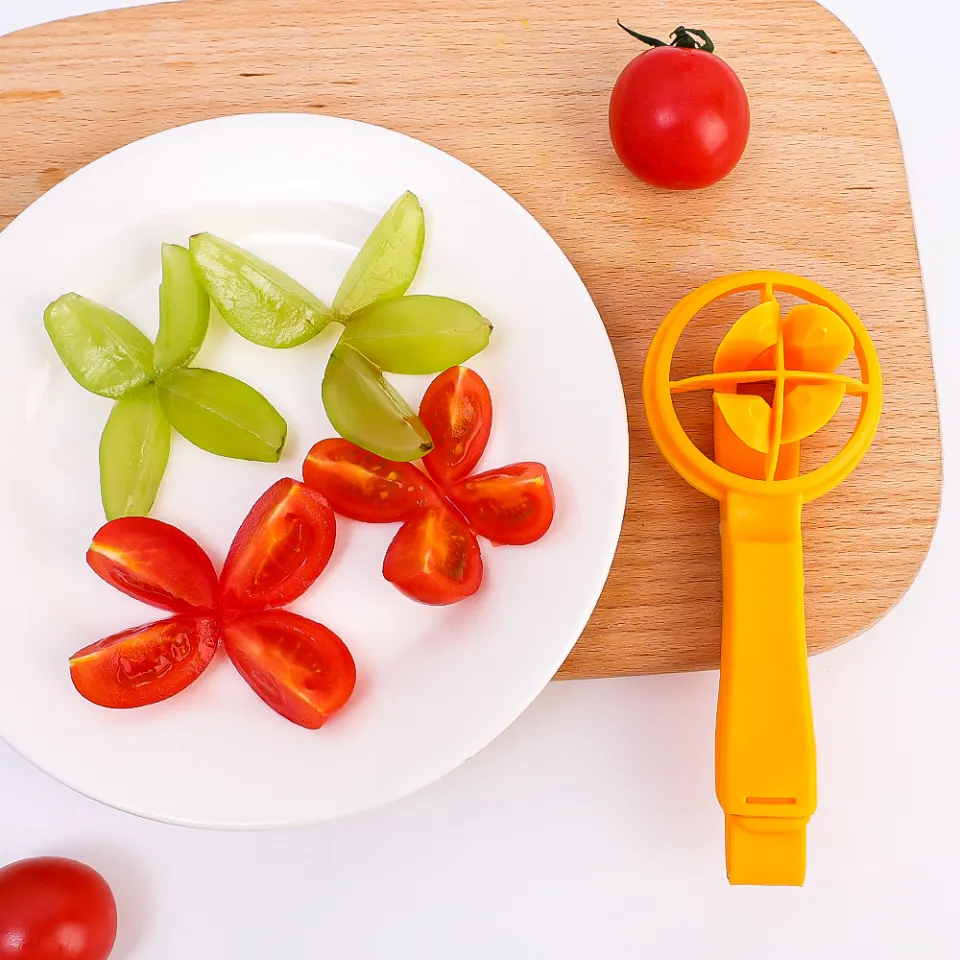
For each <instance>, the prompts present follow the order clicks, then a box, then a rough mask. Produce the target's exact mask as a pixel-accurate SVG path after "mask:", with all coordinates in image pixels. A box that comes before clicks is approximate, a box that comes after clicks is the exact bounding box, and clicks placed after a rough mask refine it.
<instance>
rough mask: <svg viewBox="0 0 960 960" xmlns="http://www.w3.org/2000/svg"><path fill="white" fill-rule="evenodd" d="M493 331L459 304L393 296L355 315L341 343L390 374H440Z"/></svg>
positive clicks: (471, 352)
mask: <svg viewBox="0 0 960 960" xmlns="http://www.w3.org/2000/svg"><path fill="white" fill-rule="evenodd" d="M492 330H493V326H492V325H491V323H490V321H489V320H485V319H484V318H483V317H482V316H480V314H479V313H477V311H476V310H474V309H473V307H471V306H469V305H468V304H466V303H462V302H461V301H459V300H450V299H448V298H447V297H427V296H411V297H396V298H394V299H392V300H381V301H379V302H378V303H374V304H372V305H371V306H369V307H367V308H366V309H364V310H361V311H360V312H359V313H357V314H354V315H353V316H352V317H351V318H350V320H349V321H348V322H347V329H346V331H345V332H344V334H343V336H342V337H341V338H340V342H341V343H349V344H350V346H351V347H353V348H354V349H355V350H359V351H360V353H362V354H363V355H364V356H365V357H366V358H367V359H368V360H371V361H373V363H375V364H376V365H377V366H378V367H379V368H380V369H381V370H386V371H387V372H389V373H410V374H421V373H439V372H440V371H442V370H447V369H449V368H450V367H457V366H459V365H460V364H461V363H463V362H464V361H465V360H469V359H470V357H472V356H473V355H474V354H475V353H479V352H480V351H481V350H482V349H483V348H484V347H485V346H486V345H487V344H488V343H489V342H490V332H491V331H492Z"/></svg>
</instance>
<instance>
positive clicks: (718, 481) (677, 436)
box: [643, 270, 883, 502]
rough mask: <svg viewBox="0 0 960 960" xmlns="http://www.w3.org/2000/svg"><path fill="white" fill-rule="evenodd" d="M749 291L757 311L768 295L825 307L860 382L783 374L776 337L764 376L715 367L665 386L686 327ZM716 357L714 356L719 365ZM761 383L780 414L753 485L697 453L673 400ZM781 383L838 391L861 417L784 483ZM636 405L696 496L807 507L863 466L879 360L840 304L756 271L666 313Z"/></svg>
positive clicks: (716, 284) (875, 417) (878, 390)
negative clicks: (841, 329) (770, 388)
mask: <svg viewBox="0 0 960 960" xmlns="http://www.w3.org/2000/svg"><path fill="white" fill-rule="evenodd" d="M750 290H755V291H757V292H758V294H759V295H760V302H761V304H763V303H766V302H769V301H774V300H775V294H776V293H778V292H780V293H785V294H792V295H794V296H796V297H799V298H800V299H802V300H805V301H806V302H807V303H811V304H816V305H819V306H823V307H827V308H828V309H829V310H831V311H833V313H835V314H837V315H838V316H839V317H840V319H841V320H842V321H843V322H844V323H845V324H846V326H847V328H848V329H849V331H850V333H851V334H852V335H853V349H854V352H855V354H856V357H857V361H858V363H859V365H860V376H861V379H860V380H856V379H854V378H851V377H845V376H841V375H840V374H836V373H832V372H820V371H811V370H792V369H787V367H786V365H785V362H784V350H783V340H782V337H778V341H777V343H778V347H777V349H776V350H774V351H773V353H774V356H775V362H774V364H773V366H772V368H771V369H767V370H728V369H722V370H717V369H716V368H715V370H714V372H713V373H709V374H704V375H703V376H698V377H689V378H685V379H683V380H676V381H674V380H671V377H670V367H671V363H672V360H673V354H674V351H675V350H676V347H677V343H678V342H679V340H680V337H681V335H682V334H683V331H684V330H685V328H686V327H687V325H688V324H689V323H690V322H691V321H692V320H693V319H694V318H695V317H696V316H697V314H698V313H700V311H702V310H703V309H704V308H705V307H707V306H708V305H709V304H711V303H713V302H714V301H715V300H719V299H721V298H722V297H727V296H731V295H732V294H736V293H742V292H744V291H750ZM755 309H756V308H755ZM778 322H779V321H778ZM722 349H723V345H721V350H722ZM728 352H730V351H728ZM720 353H721V351H720V350H718V358H719V356H720ZM748 359H753V358H748ZM733 365H734V366H736V365H737V364H735V363H734V364H733ZM719 366H721V367H723V366H725V365H724V364H719ZM767 380H770V381H773V382H774V383H775V385H776V394H775V403H779V409H777V410H774V412H773V415H774V417H775V418H776V419H775V421H774V423H775V425H776V430H777V435H776V437H775V443H774V444H772V445H771V446H772V447H773V448H774V450H773V454H772V457H770V456H769V455H768V460H767V464H768V469H767V471H766V475H765V478H764V479H755V478H752V477H746V476H742V475H741V474H739V473H736V472H734V471H732V470H728V469H725V468H724V467H722V466H720V465H719V464H717V463H716V462H715V461H713V460H711V459H710V458H709V457H708V456H707V455H706V454H704V453H703V452H702V451H701V450H700V449H699V448H698V447H697V446H696V445H695V444H694V443H693V441H692V440H691V439H690V438H689V437H688V436H687V434H686V431H685V430H684V429H683V426H682V425H681V423H680V419H679V417H678V416H677V412H676V409H675V407H674V401H673V397H674V395H675V394H677V393H686V392H689V391H692V390H714V391H718V392H719V393H723V394H725V395H731V392H735V391H736V388H737V386H738V385H739V384H742V383H750V382H760V381H767ZM788 382H789V383H790V384H791V385H793V386H796V387H802V386H805V385H825V386H831V387H833V388H834V389H838V388H839V387H840V386H842V387H843V391H844V393H845V394H849V395H852V396H857V397H860V398H861V405H860V415H859V418H858V420H857V425H856V427H855V429H854V431H853V434H852V435H851V436H850V438H849V439H848V441H847V442H846V444H845V445H844V447H843V449H842V450H841V451H840V452H839V453H838V454H837V455H836V456H835V457H834V458H833V459H832V460H830V461H829V462H828V463H826V464H824V465H823V466H821V467H818V468H817V469H815V470H813V471H811V472H810V473H807V474H802V475H800V476H796V477H791V478H789V479H776V478H775V471H776V454H777V451H778V450H779V445H780V442H781V439H782V438H781V436H780V431H781V429H782V424H783V403H784V393H785V387H786V385H787V383H788ZM643 400H644V405H645V407H646V412H647V420H648V422H649V424H650V430H651V432H652V433H653V438H654V440H655V441H656V443H657V445H658V446H659V447H660V450H661V452H662V453H663V455H664V456H665V457H666V459H667V461H668V462H669V463H670V465H671V466H672V467H673V468H674V469H675V470H676V471H677V472H678V473H679V474H680V475H681V476H682V477H683V478H684V479H685V480H686V481H687V482H688V483H690V484H691V485H692V486H694V487H696V488H697V489H698V490H700V491H702V492H703V493H705V494H707V495H708V496H711V497H713V498H714V499H716V500H722V499H724V498H725V497H726V495H727V494H728V493H729V492H731V491H737V492H740V493H745V494H752V495H756V496H779V495H789V494H799V495H800V496H801V497H802V499H803V501H804V502H808V501H810V500H814V499H816V498H817V497H819V496H822V495H823V494H824V493H826V492H827V491H828V490H831V489H833V487H835V486H836V485H837V484H838V483H840V482H841V481H842V480H843V479H844V478H845V477H847V476H848V475H849V474H850V472H851V471H852V470H853V469H854V468H855V467H856V466H857V464H858V463H859V462H860V460H862V459H863V456H864V454H865V453H866V452H867V449H868V448H869V446H870V444H871V442H872V441H873V438H874V436H875V435H876V432H877V426H878V425H879V422H880V411H881V408H882V405H883V385H882V377H881V373H880V361H879V358H878V357H877V352H876V349H875V348H874V346H873V342H872V341H871V339H870V335H869V333H868V332H867V329H866V327H865V326H864V325H863V323H862V321H861V320H860V318H859V317H858V316H857V315H856V313H854V311H853V310H852V309H851V308H850V307H849V306H848V305H847V304H846V303H845V302H844V301H843V300H841V299H840V298H839V297H838V296H836V295H835V294H834V293H832V292H831V291H830V290H828V289H826V287H823V286H821V285H820V284H818V283H814V282H813V281H811V280H807V279H805V278H803V277H799V276H795V275H792V274H786V273H779V272H777V271H772V270H756V271H749V272H746V273H738V274H732V275H730V276H726V277H721V278H719V279H717V280H712V281H710V282H709V283H707V284H704V285H703V286H702V287H699V288H698V289H696V290H694V291H693V292H692V293H689V294H688V295H687V296H686V297H684V298H683V299H682V300H681V301H680V302H679V303H678V304H677V305H676V306H675V307H674V308H673V309H672V310H671V311H670V313H669V314H668V315H667V317H666V319H665V320H664V321H663V323H662V324H661V325H660V328H659V330H658V331H657V333H656V335H655V336H654V338H653V342H652V343H651V345H650V351H649V353H648V354H647V360H646V365H645V368H644V374H643ZM827 419H829V417H828V418H827ZM768 454H769V452H768ZM771 464H772V466H771Z"/></svg>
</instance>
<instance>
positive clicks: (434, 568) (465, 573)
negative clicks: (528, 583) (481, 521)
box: [383, 503, 483, 606]
mask: <svg viewBox="0 0 960 960" xmlns="http://www.w3.org/2000/svg"><path fill="white" fill-rule="evenodd" d="M383 575H384V577H385V578H386V579H387V580H389V581H390V582H391V583H392V584H394V585H395V586H396V587H397V588H398V589H399V590H400V591H401V592H402V593H404V594H406V595H407V596H408V597H410V598H411V599H412V600H419V601H420V603H428V604H431V605H435V606H442V605H445V604H449V603H457V602H458V601H459V600H463V599H464V598H466V597H470V596H473V594H475V593H476V592H477V591H478V590H479V589H480V582H481V580H482V579H483V559H482V558H481V556H480V545H479V544H478V543H477V538H476V537H475V536H474V535H473V532H472V531H471V530H470V528H469V527H468V526H467V525H466V524H465V523H464V522H463V520H462V519H461V518H460V516H459V515H458V514H457V513H456V512H455V511H454V510H452V509H451V508H450V507H447V506H446V505H444V504H440V503H438V504H436V505H435V506H431V507H427V508H426V509H425V510H424V511H423V512H422V513H421V514H420V515H418V516H417V517H415V518H414V519H413V520H408V521H407V522H406V523H405V524H404V525H403V526H402V527H401V528H400V529H399V530H398V531H397V535H396V536H395V537H394V538H393V540H392V541H391V543H390V546H389V548H388V549H387V555H386V557H384V560H383Z"/></svg>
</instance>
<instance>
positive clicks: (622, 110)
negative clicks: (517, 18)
mask: <svg viewBox="0 0 960 960" xmlns="http://www.w3.org/2000/svg"><path fill="white" fill-rule="evenodd" d="M621 26H623V25H622V24H621ZM624 29H625V30H627V28H626V27H624ZM627 32H628V33H630V34H631V35H632V36H634V37H637V38H638V39H641V40H643V41H644V42H647V43H652V44H661V43H662V42H661V41H657V40H652V39H651V38H649V37H644V36H642V35H641V34H637V33H634V32H633V31H632V30H627ZM695 35H700V31H691V30H686V29H684V28H683V27H681V28H679V29H678V30H677V31H675V33H674V36H675V39H674V41H673V45H670V46H666V45H658V46H655V47H654V49H652V50H648V51H647V52H646V53H643V54H641V55H640V56H638V57H636V58H635V59H633V60H631V61H630V63H628V64H627V65H626V67H624V69H623V72H622V73H621V74H620V76H619V77H618V78H617V82H616V84H615V85H614V87H613V93H612V95H611V97H610V138H611V140H612V141H613V147H614V149H615V150H616V151H617V155H618V156H619V157H620V159H621V161H623V164H624V166H625V167H626V168H627V169H628V170H629V171H630V172H631V173H633V174H634V175H635V176H637V177H639V178H640V179H641V180H645V181H646V182H647V183H649V184H652V185H653V186H655V187H662V188H665V189H675V190H694V189H697V188H700V187H708V186H710V185H711V184H713V183H716V182H717V181H718V180H721V179H723V177H725V176H726V175H727V174H728V173H730V171H731V170H732V169H733V168H734V167H735V166H736V165H737V163H738V161H739V160H740V157H741V156H743V151H744V149H745V148H746V145H747V137H748V135H749V133H750V104H749V102H748V100H747V94H746V91H745V90H744V89H743V84H742V83H741V82H740V79H739V77H737V75H736V74H735V73H734V72H733V70H732V68H731V67H730V66H728V65H727V64H726V63H724V61H723V60H721V59H720V58H719V57H717V56H716V55H715V54H714V53H713V52H712V51H713V44H712V42H710V41H709V39H708V38H706V35H705V34H703V35H702V37H703V41H700V40H697V39H695ZM428 428H429V427H428Z"/></svg>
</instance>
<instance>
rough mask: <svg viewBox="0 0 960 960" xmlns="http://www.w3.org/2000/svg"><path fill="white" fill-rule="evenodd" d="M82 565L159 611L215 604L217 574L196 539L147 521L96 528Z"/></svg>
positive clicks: (190, 609)
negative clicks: (97, 529) (85, 561)
mask: <svg viewBox="0 0 960 960" xmlns="http://www.w3.org/2000/svg"><path fill="white" fill-rule="evenodd" d="M87 563H88V564H90V566H91V567H92V568H93V569H94V571H95V572H96V573H97V574H99V575H100V576H101V577H103V579H104V580H106V581H107V583H110V584H112V585H113V586H115V587H116V588H117V589H118V590H122V591H123V592H124V593H127V594H129V595H130V596H131V597H136V598H137V599H138V600H143V602H144V603H149V604H150V605H151V606H154V607H159V608H160V609H161V610H171V611H173V612H174V613H196V612H197V611H198V610H211V609H213V608H214V607H215V606H216V604H217V574H216V571H215V570H214V569H213V564H212V563H211V562H210V558H209V557H208V556H207V555H206V554H205V553H204V552H203V550H202V549H201V548H200V546H199V544H198V543H197V542H196V541H195V540H191V539H190V537H188V536H187V535H186V534H185V533H183V532H182V531H180V530H178V529H177V528H176V527H171V526H170V524H169V523H162V522H161V521H160V520H152V519H151V518H150V517H121V518H120V519H118V520H111V521H110V522H109V523H108V524H106V525H105V526H103V527H101V528H100V530H99V531H98V532H97V535H96V536H95V537H94V538H93V543H92V544H90V549H89V550H87Z"/></svg>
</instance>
